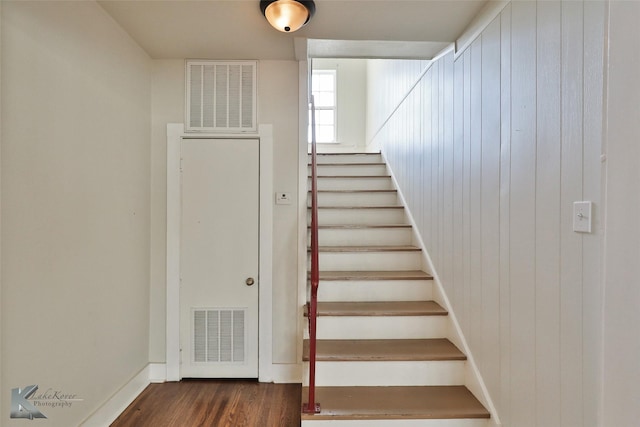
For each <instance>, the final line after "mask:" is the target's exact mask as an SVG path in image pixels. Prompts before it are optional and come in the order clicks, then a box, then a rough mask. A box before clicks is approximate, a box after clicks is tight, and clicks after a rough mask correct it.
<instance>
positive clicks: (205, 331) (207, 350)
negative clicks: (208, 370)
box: [192, 308, 246, 363]
mask: <svg viewBox="0 0 640 427" xmlns="http://www.w3.org/2000/svg"><path fill="white" fill-rule="evenodd" d="M192 313H193V337H192V344H193V353H192V354H193V362H195V363H219V362H223V363H244V361H245V321H244V320H245V317H246V309H245V308H231V309H230V308H206V309H200V308H194V309H192Z"/></svg>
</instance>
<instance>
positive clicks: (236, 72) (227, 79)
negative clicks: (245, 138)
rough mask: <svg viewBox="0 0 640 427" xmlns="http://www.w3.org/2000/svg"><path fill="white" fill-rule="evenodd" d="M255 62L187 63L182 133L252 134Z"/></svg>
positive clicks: (254, 107)
mask: <svg viewBox="0 0 640 427" xmlns="http://www.w3.org/2000/svg"><path fill="white" fill-rule="evenodd" d="M256 70H257V63H256V62H255V61H224V62H222V61H187V69H186V79H187V84H186V91H187V93H186V98H187V102H186V106H187V111H186V131H187V132H225V133H239V132H255V131H256V130H257V126H256V77H257V76H256V73H257V71H256Z"/></svg>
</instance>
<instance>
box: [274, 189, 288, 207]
mask: <svg viewBox="0 0 640 427" xmlns="http://www.w3.org/2000/svg"><path fill="white" fill-rule="evenodd" d="M290 204H291V193H285V192H280V193H276V205H290Z"/></svg>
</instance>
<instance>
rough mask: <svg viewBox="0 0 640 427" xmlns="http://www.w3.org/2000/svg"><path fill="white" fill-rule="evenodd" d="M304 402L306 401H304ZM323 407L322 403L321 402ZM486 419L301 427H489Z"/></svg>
mask: <svg viewBox="0 0 640 427" xmlns="http://www.w3.org/2000/svg"><path fill="white" fill-rule="evenodd" d="M303 400H304V399H303ZM320 406H322V402H320ZM489 425H490V424H489V420H488V419H485V418H481V419H472V418H463V419H435V420H412V419H401V420H388V419H385V420H308V419H303V420H302V424H301V427H489Z"/></svg>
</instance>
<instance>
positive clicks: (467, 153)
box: [461, 49, 471, 333]
mask: <svg viewBox="0 0 640 427" xmlns="http://www.w3.org/2000/svg"><path fill="white" fill-rule="evenodd" d="M463 61H464V111H463V120H462V128H463V130H462V135H463V138H464V149H463V156H464V157H463V162H464V165H463V169H464V170H463V187H462V208H463V211H462V234H463V239H464V246H463V257H464V273H463V274H464V285H463V286H464V301H463V305H462V310H461V311H462V312H463V313H464V319H465V321H466V322H465V324H464V326H463V329H464V330H465V331H467V333H469V332H468V331H469V324H470V321H469V317H470V312H471V310H470V308H471V241H470V240H471V239H470V237H471V173H470V172H471V49H467V50H466V51H465V52H464V54H463Z"/></svg>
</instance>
